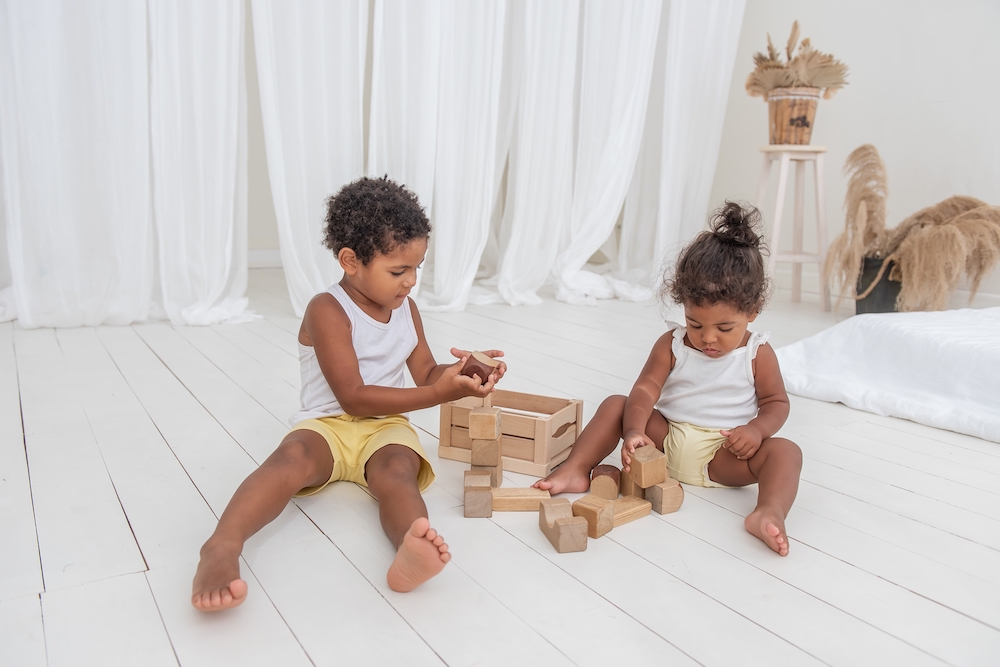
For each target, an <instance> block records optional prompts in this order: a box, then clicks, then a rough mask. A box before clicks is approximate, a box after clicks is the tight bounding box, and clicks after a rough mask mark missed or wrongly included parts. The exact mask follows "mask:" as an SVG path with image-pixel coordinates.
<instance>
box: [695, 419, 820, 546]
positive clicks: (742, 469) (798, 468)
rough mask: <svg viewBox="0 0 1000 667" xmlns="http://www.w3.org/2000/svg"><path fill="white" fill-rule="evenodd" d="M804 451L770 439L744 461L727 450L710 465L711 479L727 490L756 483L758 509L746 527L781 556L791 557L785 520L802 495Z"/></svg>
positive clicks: (781, 441)
mask: <svg viewBox="0 0 1000 667" xmlns="http://www.w3.org/2000/svg"><path fill="white" fill-rule="evenodd" d="M801 472H802V450H800V449H799V447H798V445H796V444H795V443H794V442H792V441H791V440H786V439H785V438H767V439H765V440H764V442H762V443H761V445H760V449H758V450H757V452H756V453H755V454H754V455H753V456H752V457H750V458H749V459H747V460H745V461H741V460H740V459H738V458H736V456H734V455H733V453H732V452H730V451H729V450H728V449H720V450H719V451H718V452H717V453H716V454H715V458H713V459H712V462H711V463H710V464H709V465H708V476H709V478H711V479H712V480H713V481H715V482H718V483H719V484H725V485H726V486H747V485H748V484H753V483H754V482H756V483H757V507H756V508H754V511H753V512H751V513H750V514H749V515H748V516H747V518H746V519H745V520H744V522H743V525H744V526H745V527H746V529H747V531H749V532H750V533H751V534H752V535H754V536H755V537H757V538H759V539H760V540H762V541H763V542H764V544H766V545H767V546H769V547H770V548H771V549H773V550H774V551H776V552H778V553H779V554H780V555H782V556H787V555H788V536H787V535H786V534H785V517H787V516H788V512H789V510H791V509H792V503H793V502H794V501H795V495H796V494H797V493H798V491H799V474H800V473H801Z"/></svg>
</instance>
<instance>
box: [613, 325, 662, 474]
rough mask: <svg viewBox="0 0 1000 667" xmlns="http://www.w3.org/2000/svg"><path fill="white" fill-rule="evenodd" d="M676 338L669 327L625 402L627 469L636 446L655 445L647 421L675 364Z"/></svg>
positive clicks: (625, 463)
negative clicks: (647, 432)
mask: <svg viewBox="0 0 1000 667" xmlns="http://www.w3.org/2000/svg"><path fill="white" fill-rule="evenodd" d="M673 338H674V332H673V331H668V332H667V333H665V334H663V335H662V336H660V338H659V339H658V340H657V341H656V343H655V344H654V345H653V349H652V351H650V353H649V358H648V359H646V365H645V366H643V368H642V372H641V373H639V378H638V379H637V380H636V381H635V384H634V385H632V391H631V393H629V395H628V400H627V401H626V402H625V414H624V415H623V416H622V433H623V436H622V437H623V440H624V441H623V443H622V465H624V466H625V469H626V470H628V468H629V466H630V465H631V463H632V458H631V454H632V452H634V451H635V449H636V447H644V446H647V445H655V443H654V442H653V441H652V440H650V438H649V436H647V435H646V424H647V423H648V422H649V416H650V415H651V414H652V413H653V409H654V408H655V407H656V402H657V401H658V400H659V399H660V392H661V391H663V383H664V382H666V381H667V376H668V375H669V374H670V370H671V368H673V365H674V353H673V350H672V349H671V346H672V344H673Z"/></svg>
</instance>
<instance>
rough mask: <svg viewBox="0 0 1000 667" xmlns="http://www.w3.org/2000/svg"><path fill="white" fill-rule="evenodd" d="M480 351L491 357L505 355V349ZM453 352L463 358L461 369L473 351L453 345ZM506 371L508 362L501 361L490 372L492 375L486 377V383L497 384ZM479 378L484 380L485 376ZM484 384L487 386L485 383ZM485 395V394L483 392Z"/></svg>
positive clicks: (457, 356)
mask: <svg viewBox="0 0 1000 667" xmlns="http://www.w3.org/2000/svg"><path fill="white" fill-rule="evenodd" d="M480 352H481V353H482V354H485V355H486V356H487V357H489V358H490V359H496V358H497V357H502V356H503V350H480ZM451 354H452V356H454V357H456V358H458V359H461V360H462V363H461V365H460V366H459V369H461V368H462V366H464V365H465V360H466V359H468V358H469V356H470V355H471V354H472V352H469V351H467V350H460V349H458V348H457V347H453V348H451ZM506 372H507V364H505V363H504V362H502V361H501V362H500V363H498V364H497V367H496V368H495V369H493V372H492V373H490V376H489V377H488V378H486V383H487V384H488V383H492V384H496V383H497V382H499V381H500V378H502V377H503V374H504V373H506ZM479 379H480V380H482V379H483V378H479ZM483 386H485V384H484V385H483ZM476 393H479V392H476ZM486 393H489V392H486ZM483 395H485V394H483Z"/></svg>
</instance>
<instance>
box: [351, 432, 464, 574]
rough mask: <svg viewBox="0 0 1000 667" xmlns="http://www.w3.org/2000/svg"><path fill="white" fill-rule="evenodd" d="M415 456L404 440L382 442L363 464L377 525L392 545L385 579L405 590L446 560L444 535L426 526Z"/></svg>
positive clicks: (442, 564)
mask: <svg viewBox="0 0 1000 667" xmlns="http://www.w3.org/2000/svg"><path fill="white" fill-rule="evenodd" d="M419 472H420V456H418V455H417V453H416V452H415V451H413V450H412V449H410V448H409V447H405V446H403V445H387V446H385V447H382V448H381V449H379V450H378V451H376V452H375V453H374V454H373V455H372V457H371V458H370V459H368V463H366V464H365V478H366V479H367V481H368V490H369V491H371V492H372V495H373V496H375V499H376V500H378V511H379V519H381V522H382V530H384V531H385V534H386V536H388V538H389V540H390V541H391V542H392V544H393V546H395V547H396V558H395V559H394V560H393V562H392V565H390V566H389V571H388V572H387V573H386V580H387V581H388V582H389V588H391V589H392V590H394V591H399V592H401V593H405V592H407V591H412V590H413V589H414V588H416V587H417V586H419V585H420V584H422V583H424V582H425V581H427V580H428V579H430V578H431V577H433V576H434V575H436V574H437V573H438V572H440V571H441V570H442V569H443V568H444V566H445V564H446V563H447V562H448V561H449V560H451V553H450V552H449V551H448V545H447V544H445V542H444V538H443V537H441V536H440V535H439V534H438V533H437V531H436V530H434V529H433V528H431V526H430V522H429V521H428V520H427V506H426V505H425V504H424V499H423V498H422V497H421V495H420V489H419V487H418V486H417V473H419Z"/></svg>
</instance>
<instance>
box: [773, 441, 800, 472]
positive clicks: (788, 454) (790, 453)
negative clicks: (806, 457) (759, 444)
mask: <svg viewBox="0 0 1000 667" xmlns="http://www.w3.org/2000/svg"><path fill="white" fill-rule="evenodd" d="M764 444H766V445H767V455H768V456H777V457H780V458H781V459H783V460H785V461H788V462H790V463H796V464H797V465H798V466H799V467H801V466H802V449H801V448H799V446H798V445H796V444H795V443H794V442H792V441H791V440H788V439H787V438H768V439H767V440H765V441H764Z"/></svg>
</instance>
